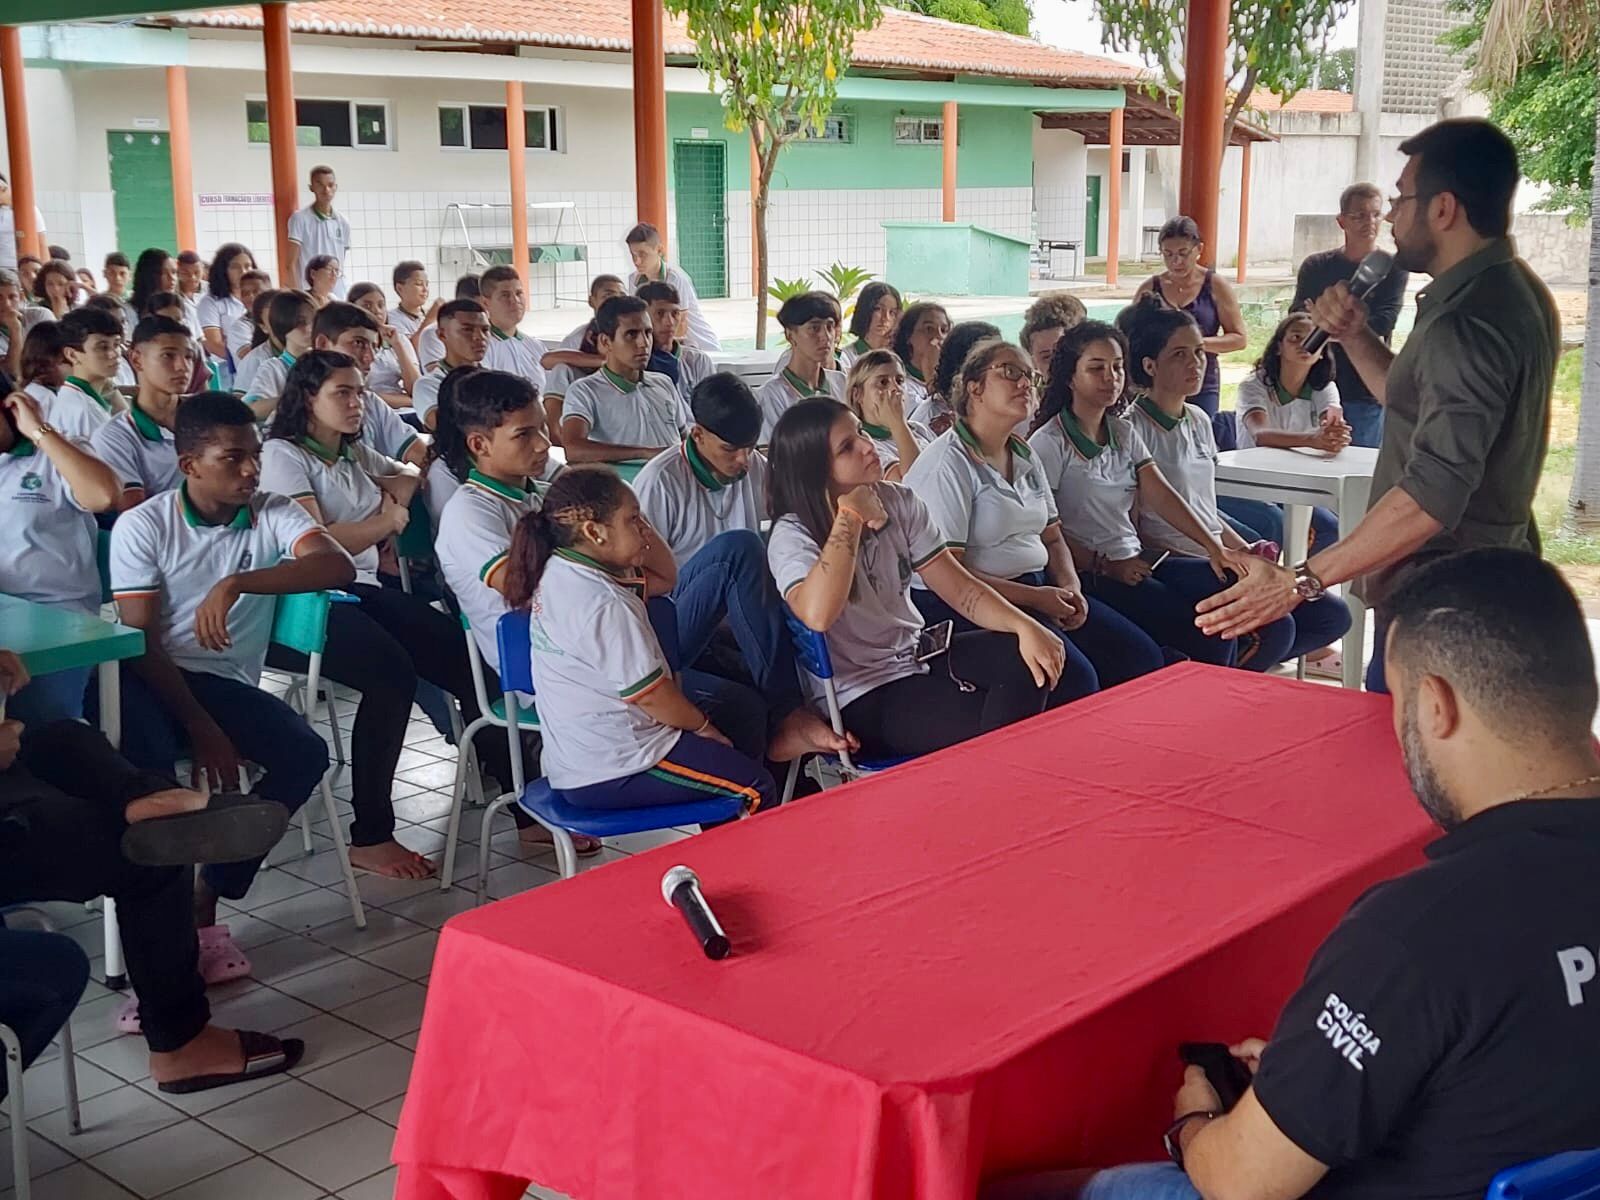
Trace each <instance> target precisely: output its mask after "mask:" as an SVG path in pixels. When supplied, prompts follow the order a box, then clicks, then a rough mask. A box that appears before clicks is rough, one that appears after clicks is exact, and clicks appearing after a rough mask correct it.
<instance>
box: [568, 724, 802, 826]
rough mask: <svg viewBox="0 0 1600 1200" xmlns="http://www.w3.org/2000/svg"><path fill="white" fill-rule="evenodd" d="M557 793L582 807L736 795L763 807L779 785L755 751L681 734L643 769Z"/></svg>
mask: <svg viewBox="0 0 1600 1200" xmlns="http://www.w3.org/2000/svg"><path fill="white" fill-rule="evenodd" d="M724 732H726V731H724ZM561 794H562V796H563V797H564V798H565V799H566V800H567V801H568V802H570V803H572V804H576V805H578V806H580V807H582V808H650V807H654V806H656V805H661V804H692V803H694V802H695V801H697V800H714V799H718V798H739V799H742V800H744V801H745V805H746V807H747V808H749V809H752V810H757V809H760V810H765V809H768V808H771V807H772V806H773V804H774V803H776V801H777V795H778V789H777V785H776V784H774V783H773V781H772V776H771V774H769V773H768V771H767V769H766V767H764V766H762V765H761V759H760V757H759V755H758V756H757V757H755V758H751V757H750V756H749V755H748V754H743V753H741V752H740V751H739V750H737V749H735V748H734V747H732V746H724V745H723V744H722V743H721V742H717V741H713V740H712V739H710V738H704V737H697V736H696V735H695V734H692V733H685V734H684V735H683V736H682V737H680V738H679V739H678V744H677V745H676V746H674V747H673V748H672V749H671V750H669V751H668V752H667V755H666V757H665V758H663V759H662V760H661V761H660V762H658V763H657V764H656V765H655V766H653V767H650V768H649V769H647V770H644V771H640V772H638V773H637V774H634V775H624V776H623V777H622V778H621V779H610V780H607V781H606V782H605V783H593V784H590V785H589V786H588V787H580V788H568V789H566V790H564V791H563V792H562V793H561Z"/></svg>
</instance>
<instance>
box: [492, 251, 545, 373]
mask: <svg viewBox="0 0 1600 1200" xmlns="http://www.w3.org/2000/svg"><path fill="white" fill-rule="evenodd" d="M478 286H479V288H480V289H482V293H483V294H482V296H481V302H482V304H483V310H484V311H485V312H486V313H488V314H489V350H488V353H486V354H485V355H484V356H483V365H484V366H485V367H487V368H489V370H491V371H506V372H509V373H510V374H512V375H520V376H522V377H523V378H524V379H526V380H527V381H528V382H529V383H531V384H532V385H533V389H534V391H536V392H543V391H544V366H543V363H544V355H545V348H544V343H543V342H541V341H540V340H539V339H538V338H536V337H529V336H528V335H527V334H525V333H523V332H522V330H521V329H520V328H518V327H519V326H520V325H521V324H522V318H523V317H525V316H527V315H528V294H527V291H526V289H524V288H523V286H522V276H520V275H518V274H517V269H516V268H515V267H512V266H499V267H490V268H489V269H488V270H487V271H485V272H484V273H483V275H482V276H481V277H480V278H479V280H478Z"/></svg>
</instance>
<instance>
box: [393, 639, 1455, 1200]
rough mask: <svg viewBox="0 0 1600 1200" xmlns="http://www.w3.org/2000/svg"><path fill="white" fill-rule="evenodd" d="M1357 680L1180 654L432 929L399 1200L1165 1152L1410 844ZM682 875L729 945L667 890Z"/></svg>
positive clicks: (947, 1181)
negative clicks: (1106, 688)
mask: <svg viewBox="0 0 1600 1200" xmlns="http://www.w3.org/2000/svg"><path fill="white" fill-rule="evenodd" d="M1429 835H1430V826H1429V825H1428V823H1427V821H1426V819H1425V818H1424V817H1423V816H1422V814H1421V813H1420V811H1419V810H1418V808H1417V805H1416V803H1415V802H1414V801H1413V800H1412V799H1411V796H1410V793H1409V790H1408V788H1407V786H1406V780H1405V776H1404V773H1403V771H1402V769H1401V765H1400V756H1399V753H1398V750H1397V748H1396V746H1395V741H1394V735H1393V733H1392V731H1391V729H1390V724H1389V704H1388V701H1387V700H1385V699H1382V698H1377V697H1370V696H1364V695H1359V694H1356V693H1352V692H1345V691H1340V690H1336V689H1333V688H1324V687H1310V686H1304V685H1299V684H1294V683H1290V682H1287V681H1281V680H1268V679H1261V678H1259V677H1257V676H1253V675H1249V674H1245V673H1243V672H1239V671H1222V670H1218V669H1214V668H1206V667H1196V666H1183V667H1177V668H1173V669H1170V670H1167V671H1163V672H1161V673H1160V674H1159V675H1157V676H1154V677H1151V678H1148V679H1146V680H1143V681H1140V682H1138V683H1134V684H1130V685H1127V686H1124V687H1120V688H1117V689H1115V690H1113V691H1111V692H1108V693H1106V694H1105V695H1103V696H1100V697H1096V698H1094V699H1093V700H1090V701H1085V702H1082V703H1079V704H1075V705H1073V706H1072V707H1071V708H1068V709H1063V710H1061V711H1058V712H1055V713H1050V714H1046V715H1045V716H1043V717H1040V718H1038V719H1036V720H1034V721H1031V722H1028V723H1026V724H1024V725H1019V726H1014V727H1012V728H1010V729H1007V730H1003V731H1001V732H999V733H996V734H993V735H991V736H989V737H987V738H983V739H980V740H978V741H975V742H970V743H968V744H967V745H965V746H960V747H956V748H955V749H953V750H950V751H946V752H945V753H942V754H939V755H935V756H933V757H930V758H927V759H923V760H921V761H919V762H916V763H913V764H909V765H907V766H905V767H902V768H899V769H897V770H895V771H893V772H892V773H889V774H887V775H884V776H880V777H878V778H876V779H871V780H866V781H863V782H862V783H859V784H856V785H853V786H851V787H848V788H843V789H840V790H838V791H833V792H829V793H827V794H825V795H823V796H819V797H813V798H810V799H807V800H804V801H802V802H800V803H797V804H794V805H792V806H789V807H786V808H783V809H780V810H778V811H776V812H772V813H767V814H765V815H762V816H759V817H757V818H756V819H755V820H753V821H747V822H742V823H739V824H737V825H734V826H729V827H724V828H722V829H718V830H714V831H712V832H710V833H707V834H704V835H701V836H699V837H696V838H693V839H692V840H689V841H687V842H682V843H680V844H678V845H674V846H670V847H665V848H663V849H661V850H658V851H655V852H653V853H650V854H646V855H642V856H639V857H635V858H632V859H630V860H628V861H626V862H620V863H617V864H614V865H611V866H607V867H605V868H604V869H603V870H599V871H593V872H589V873H586V874H583V875H580V876H579V877H578V878H576V879H574V880H571V881H567V882H562V883H556V884H551V885H548V886H545V887H541V888H539V889H538V890H537V891H535V892H531V893H529V894H526V895H523V896H520V897H516V898H514V899H510V900H506V901H503V902H501V903H499V904H495V905H492V906H490V907H488V908H484V909H480V910H478V911H476V912H473V913H469V914H465V915H463V916H461V917H458V918H456V919H455V920H454V921H452V922H450V924H449V925H448V926H446V928H445V931H444V935H443V937H442V938H441V939H440V941H439V949H438V953H437V957H436V959H435V962H434V969H433V974H432V977H431V979H430V983H429V990H428V1003H427V1012H426V1016H425V1018H424V1021H423V1027H422V1038H421V1042H420V1044H419V1046H418V1048H417V1056H416V1065H415V1067H414V1068H413V1071H412V1076H411V1088H410V1091H409V1093H408V1096H407V1099H406V1105H405V1113H404V1115H403V1117H402V1119H401V1123H400V1134H399V1138H398V1140H397V1142H396V1146H395V1159H396V1161H397V1162H399V1163H400V1164H401V1171H400V1181H401V1182H400V1187H399V1191H398V1192H397V1195H398V1196H399V1197H401V1198H403V1200H440V1198H442V1197H454V1198H458V1200H464V1198H468V1197H474V1198H478V1197H496V1198H499V1197H505V1198H507V1200H510V1198H511V1197H515V1196H519V1195H521V1192H522V1188H523V1182H522V1181H523V1180H527V1179H533V1180H537V1181H538V1182H539V1183H541V1184H543V1185H544V1186H547V1187H550V1188H554V1189H556V1190H558V1191H562V1192H566V1193H569V1194H570V1195H572V1196H574V1197H579V1198H581V1200H618V1198H632V1197H638V1198H640V1200H643V1198H645V1197H648V1198H649V1200H673V1198H676V1197H683V1198H684V1200H757V1198H765V1197H781V1198H783V1200H911V1198H913V1197H915V1198H916V1200H967V1198H969V1197H971V1196H972V1195H973V1194H974V1191H975V1189H976V1187H977V1184H978V1181H979V1179H980V1177H981V1178H989V1177H992V1176H993V1175H996V1174H999V1173H1002V1172H1005V1171H1010V1170H1015V1169H1018V1168H1021V1167H1026V1166H1032V1165H1038V1164H1043V1165H1067V1164H1097V1163H1107V1162H1115V1161H1125V1160H1130V1159H1138V1158H1150V1157H1157V1156H1159V1154H1160V1145H1159V1135H1160V1131H1161V1130H1162V1129H1163V1128H1164V1127H1165V1125H1166V1124H1167V1122H1168V1120H1170V1117H1171V1111H1170V1107H1169V1106H1170V1103H1171V1097H1172V1093H1173V1092H1174V1091H1175V1090H1176V1086H1177V1083H1178V1080H1179V1075H1180V1071H1179V1068H1178V1065H1177V1058H1176V1046H1177V1044H1178V1042H1180V1041H1182V1040H1186V1039H1214V1040H1234V1039H1237V1038H1241V1037H1244V1036H1247V1035H1251V1034H1259V1035H1263V1036H1264V1035H1266V1034H1268V1033H1269V1032H1270V1031H1271V1028H1272V1025H1273V1021H1274V1018H1275V1016H1276V1014H1277V1011H1278V1009H1279V1007H1280V1006H1281V1005H1282V1003H1283V1001H1284V999H1285V998H1286V997H1287V996H1288V994H1289V993H1290V992H1291V991H1292V990H1293V989H1294V987H1295V985H1296V983H1297V982H1298V981H1299V978H1300V976H1301V973H1302V971H1303V970H1304V967H1305V965H1306V962H1307V960H1308V958H1309V957H1310V954H1311V952H1312V950H1313V949H1314V948H1315V947H1316V945H1317V943H1318V942H1319V941H1320V940H1321V939H1322V938H1323V937H1324V936H1325V935H1326V934H1327V932H1328V930H1329V929H1330V928H1331V927H1332V926H1333V924H1334V923H1335V922H1336V921H1337V919H1338V917H1339V916H1340V914H1341V913H1342V912H1343V911H1344V909H1345V908H1346V907H1347V906H1348V905H1349V903H1350V902H1351V901H1352V900H1353V899H1354V898H1355V896H1356V895H1357V894H1358V893H1359V892H1361V891H1362V890H1363V889H1364V888H1366V887H1367V886H1369V885H1371V884H1372V883H1374V882H1376V881H1378V880H1380V879H1384V878H1387V877H1389V876H1392V875H1395V874H1397V873H1399V872H1400V871H1403V870H1405V869H1407V868H1409V867H1411V866H1413V865H1415V864H1416V863H1417V862H1418V861H1419V854H1418V851H1419V848H1420V847H1421V845H1422V844H1423V843H1424V842H1425V841H1426V840H1427V839H1428V837H1429ZM679 861H682V862H685V863H688V864H689V865H690V866H692V867H693V868H694V869H695V870H696V871H697V872H699V874H700V877H701V879H702V881H703V882H704V886H705V890H706V893H707V895H708V896H709V898H710V900H711V902H712V905H713V906H714V908H715V909H716V911H717V913H718V915H719V916H720V918H721V919H722V921H723V924H724V925H725V926H726V927H727V930H728V934H729V936H730V937H731V938H732V940H733V944H734V947H735V953H734V955H733V957H731V958H729V959H727V960H725V961H723V962H710V961H708V960H707V959H705V958H704V957H703V956H702V955H701V954H700V951H699V948H698V947H697V946H696V945H695V943H694V941H693V939H692V938H691V937H690V935H689V933H688V931H687V930H686V929H685V928H684V926H683V922H682V919H681V918H680V917H679V915H678V914H677V913H676V912H675V911H674V910H672V909H670V908H668V907H667V906H666V905H665V904H664V903H663V902H662V899H661V894H660V889H659V884H660V879H661V876H662V873H663V872H664V871H665V870H666V869H667V868H668V867H669V866H671V865H673V864H674V863H675V862H679Z"/></svg>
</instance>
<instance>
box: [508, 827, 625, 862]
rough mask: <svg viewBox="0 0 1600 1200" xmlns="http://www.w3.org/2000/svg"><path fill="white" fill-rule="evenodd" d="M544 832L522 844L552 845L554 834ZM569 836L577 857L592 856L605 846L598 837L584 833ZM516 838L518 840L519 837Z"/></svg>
mask: <svg viewBox="0 0 1600 1200" xmlns="http://www.w3.org/2000/svg"><path fill="white" fill-rule="evenodd" d="M540 828H541V829H543V828H544V827H543V826H540ZM544 832H545V833H546V834H547V835H548V836H546V837H543V838H541V839H539V840H538V841H535V842H527V841H524V842H522V844H523V845H524V846H554V845H555V844H556V839H555V835H554V834H551V833H550V831H549V830H548V829H545V830H544ZM569 836H570V837H571V838H572V849H573V852H574V853H575V854H577V856H578V857H579V858H593V857H594V856H595V855H596V854H599V853H600V851H602V850H604V849H605V848H606V847H605V843H604V842H602V841H601V840H600V839H599V838H596V837H590V836H589V835H588V834H586V833H574V834H570V835H569ZM518 840H519V841H520V840H521V839H518Z"/></svg>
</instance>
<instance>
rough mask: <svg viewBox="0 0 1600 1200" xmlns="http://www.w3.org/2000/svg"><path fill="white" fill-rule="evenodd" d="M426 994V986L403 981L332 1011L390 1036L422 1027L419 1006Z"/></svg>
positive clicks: (384, 1035)
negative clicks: (396, 985) (386, 989)
mask: <svg viewBox="0 0 1600 1200" xmlns="http://www.w3.org/2000/svg"><path fill="white" fill-rule="evenodd" d="M427 998H428V989H427V988H425V987H423V986H422V985H421V984H420V983H405V984H401V985H400V986H399V987H397V988H390V989H389V990H388V991H386V992H379V993H378V994H377V995H375V996H368V997H366V998H365V999H362V1000H358V1001H357V1002H356V1003H354V1004H348V1005H346V1006H345V1007H343V1008H339V1009H335V1010H334V1011H335V1013H336V1015H338V1016H340V1017H343V1018H344V1019H345V1020H347V1021H349V1022H351V1023H352V1024H355V1025H359V1026H361V1027H362V1028H363V1029H370V1030H371V1031H372V1032H373V1033H375V1034H377V1035H378V1036H379V1037H383V1038H391V1039H392V1038H397V1037H404V1036H405V1035H406V1034H408V1033H415V1032H416V1031H417V1030H419V1029H421V1028H422V1007H423V1004H424V1002H425V1001H426V1000H427Z"/></svg>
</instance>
